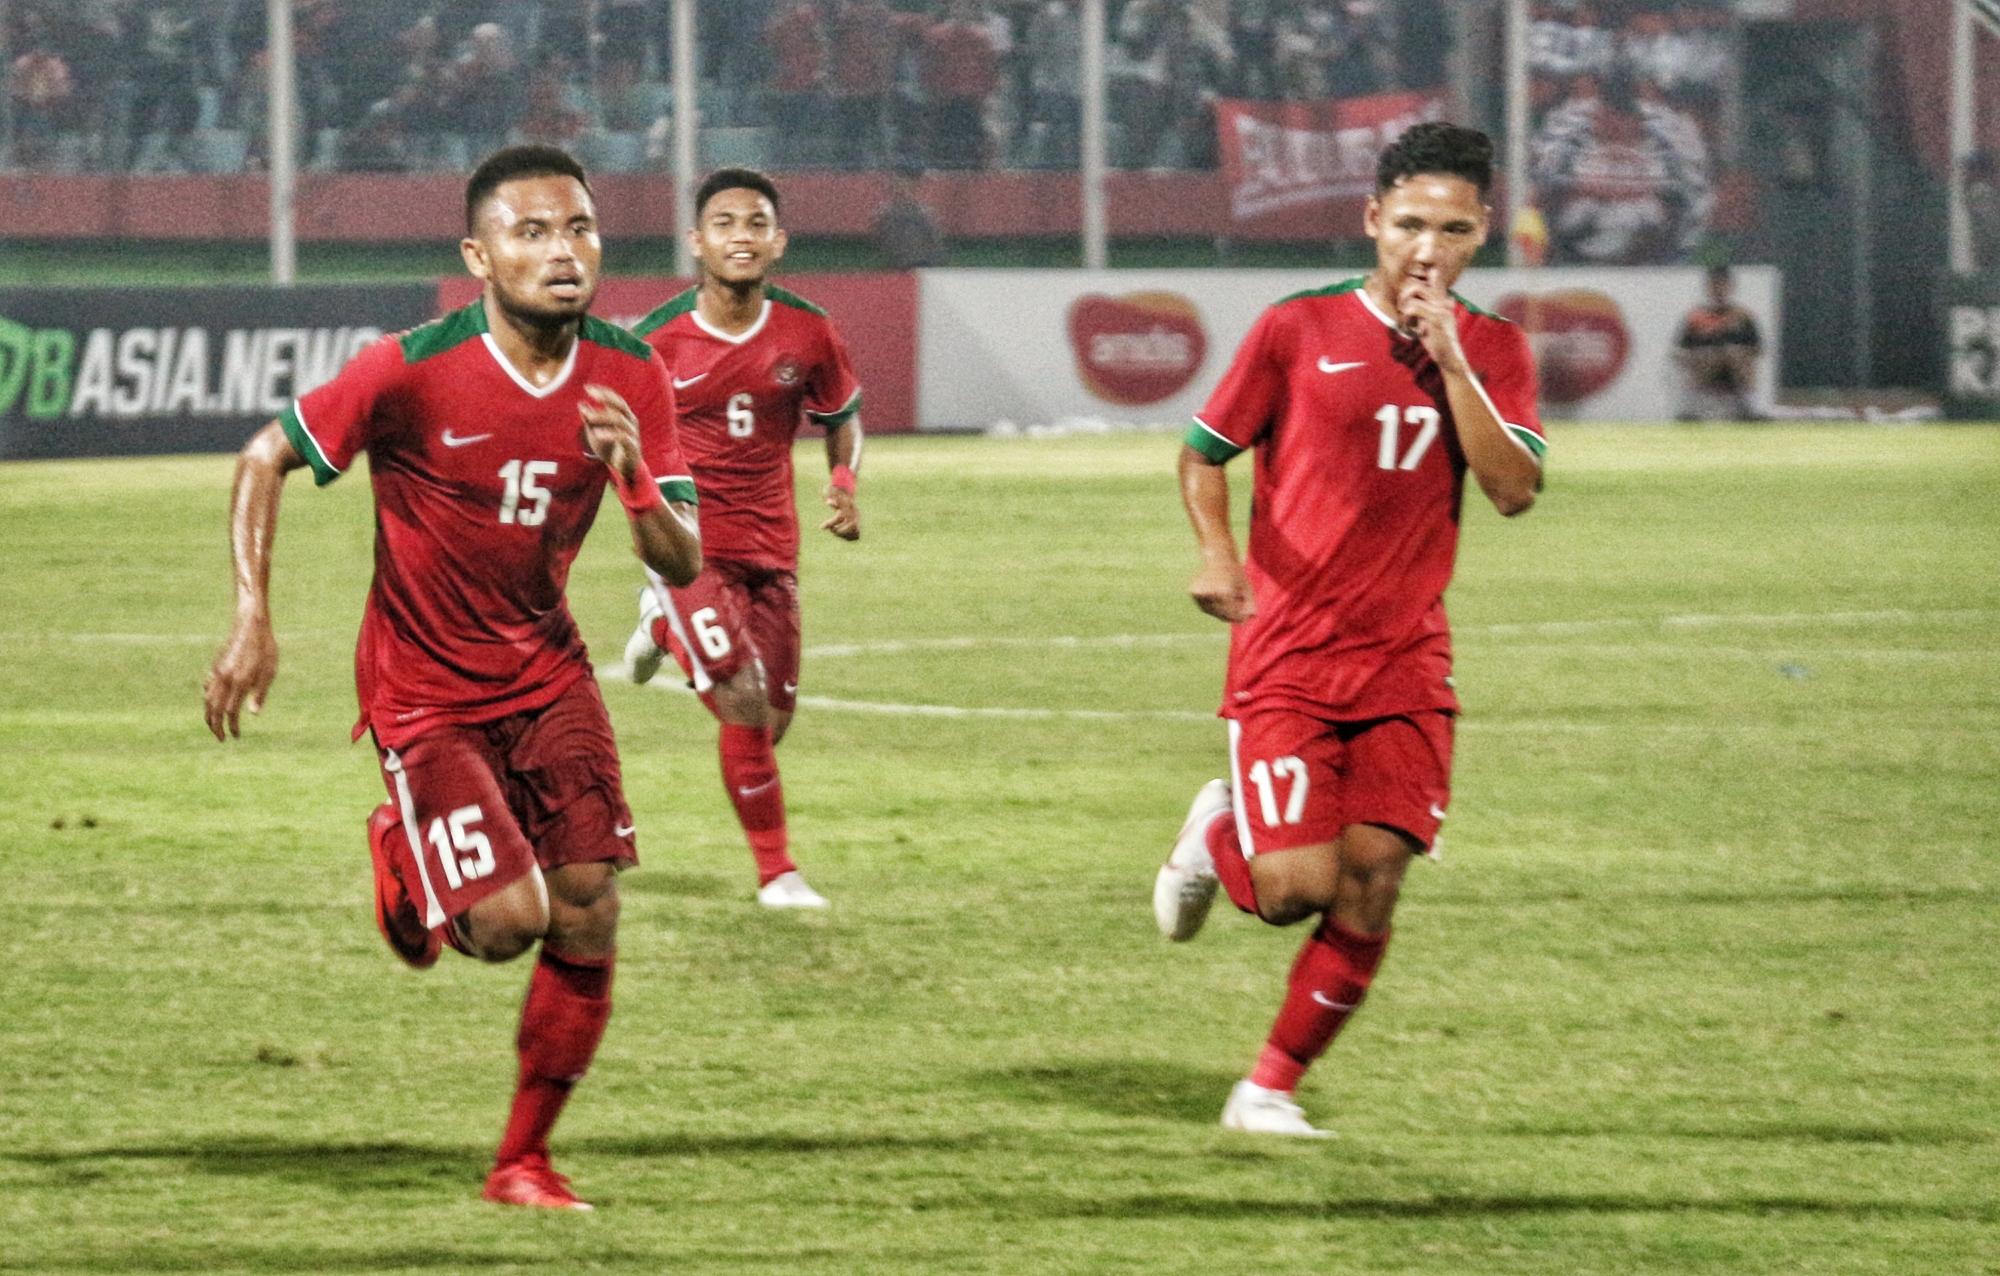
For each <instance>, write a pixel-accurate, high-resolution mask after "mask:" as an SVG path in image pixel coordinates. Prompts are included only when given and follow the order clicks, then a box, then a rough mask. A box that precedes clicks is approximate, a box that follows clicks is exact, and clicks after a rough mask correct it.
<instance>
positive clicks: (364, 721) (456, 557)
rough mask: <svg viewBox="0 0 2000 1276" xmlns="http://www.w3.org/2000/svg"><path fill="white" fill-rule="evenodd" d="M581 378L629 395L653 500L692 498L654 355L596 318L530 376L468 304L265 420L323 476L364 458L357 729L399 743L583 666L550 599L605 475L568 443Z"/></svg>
mask: <svg viewBox="0 0 2000 1276" xmlns="http://www.w3.org/2000/svg"><path fill="white" fill-rule="evenodd" d="M588 385H601V386H607V387H609V388H610V389H612V390H615V391H617V393H618V394H619V395H621V396H622V397H623V398H624V400H625V402H626V403H628V404H629V405H631V408H632V411H633V414H634V415H636V416H637V417H638V419H639V438H640V446H641V449H642V451H643V452H644V455H645V459H646V467H647V468H648V469H650V470H651V471H652V472H653V475H654V476H655V478H656V479H658V481H659V484H660V493H661V495H663V496H665V497H666V498H667V499H668V500H670V501H692V500H694V499H695V491H694V481H693V479H692V477H691V476H690V475H689V473H688V467H687V464H686V462H685V461H684V460H683V459H682V457H681V450H680V445H679V442H678V440H677V438H676V434H675V428H674V396H673V390H672V389H671V388H670V387H669V385H668V379H667V369H666V365H665V364H664V363H662V362H661V361H660V358H659V356H657V355H655V354H654V353H653V352H652V350H651V349H649V348H648V347H647V346H646V345H645V343H644V342H641V341H639V340H638V339H637V338H635V337H634V336H632V334H630V333H628V332H626V331H625V330H624V329H623V328H619V327H616V326H614V325H612V324H608V323H605V322H603V321H602V320H599V319H592V318H585V319H584V321H583V324H582V330H581V331H580V332H579V334H578V336H577V340H576V344H575V345H574V346H573V347H572V348H571V351H570V357H569V361H568V362H567V363H565V364H564V365H563V367H562V370H561V371H559V372H558V373H557V374H556V375H555V376H554V377H553V378H552V379H551V380H550V381H549V383H548V384H547V385H545V386H535V385H533V384H531V383H530V382H529V381H527V380H526V379H525V378H524V377H522V376H521V374H520V373H519V372H517V371H516V370H515V368H514V366H513V365H512V364H511V363H509V362H508V361H507V359H506V356H504V355H503V354H501V353H500V349H499V347H498V346H497V345H495V344H494V341H493V338H492V336H491V335H490V334H489V333H488V332H487V328H486V309H485V306H484V305H483V303H481V302H477V301H475V302H473V303H472V304H471V305H469V306H467V307H465V308H464V309H462V310H457V311H454V312H452V313H451V314H449V315H447V316H445V317H444V318H443V319H440V320H438V321H437V322H436V323H431V324H426V325H425V326H423V327H421V328H415V329H412V330H411V331H409V332H405V333H400V334H398V335H396V336H393V337H385V338H384V339H382V340H381V341H378V342H376V343H375V344H374V345H372V346H370V347H369V348H368V349H366V350H364V351H362V352H361V354H360V355H359V356H357V357H356V358H355V359H354V361H353V362H351V363H349V364H348V365H347V367H346V368H344V369H342V371H341V373H340V375H339V376H337V377H335V378H334V379H333V380H332V381H330V382H328V383H327V384H325V385H323V386H321V387H320V388H319V389H317V390H314V391H312V392H311V393H309V394H307V395H305V396H304V397H303V398H301V399H299V400H298V402H297V403H295V404H293V405H292V406H291V407H289V408H287V409H286V410H285V411H284V413H283V414H282V415H281V416H280V417H279V418H278V420H279V423H280V424H281V425H282V426H283V427H284V430H285V434H286V436H287V437H288V438H289V439H290V440H291V443H292V446H293V447H294V448H295V449H297V451H298V453H299V455H300V456H303V457H304V458H305V459H306V461H307V462H308V463H309V464H310V465H311V466H312V470H313V477H314V478H315V479H317V480H318V482H319V483H320V484H321V485H322V486H324V485H325V484H328V483H331V482H332V481H333V480H334V479H336V478H339V477H340V475H341V473H342V472H343V471H345V470H346V469H347V468H348V467H349V466H350V465H352V464H353V463H354V458H355V457H356V456H357V455H358V454H360V453H362V452H366V453H368V462H369V464H368V476H369V480H370V482H371V483H372V484H373V485H374V489H375V579H374V583H373V584H372V585H371V586H370V587H369V591H368V606H367V609H366V610H365V611H364V612H363V613H362V617H361V636H360V640H359V642H358V643H357V644H356V647H355V652H354V680H355V685H356V689H357V690H358V691H359V693H360V699H361V720H360V722H359V723H357V724H356V726H355V728H354V734H355V735H356V736H359V735H360V734H361V733H362V731H364V730H368V729H373V731H374V732H375V739H376V740H377V742H378V743H380V744H381V745H383V746H384V747H386V748H392V749H394V748H400V747H402V746H403V745H404V744H406V743H408V742H409V741H410V740H412V739H414V738H415V737H416V736H417V735H419V734H420V733H422V732H423V731H425V730H427V729H428V728H430V727H432V726H434V725H437V724H440V723H471V722H490V721H493V720H494V719H497V718H503V717H506V716H507V715H508V714H511V713H519V712H521V711H523V710H530V709H539V708H541V707H542V706H544V705H547V704H549V703H550V702H552V701H553V700H555V698H556V697H557V696H559V695H561V694H562V692H563V691H564V690H565V689H566V688H568V687H569V686H570V684H571V683H573V682H575V681H576V680H577V679H578V678H583V677H588V676H589V675H590V662H589V658H588V656H587V655H586V653H585V651H584V646H583V639H582V637H581V636H580V635H579V634H578V633H577V628H576V622H575V620H573V619H572V618H571V617H570V613H569V606H568V604H567V603H566V602H565V601H564V599H563V586H564V585H565V584H566V583H567V582H568V579H569V568H570V563H571V561H572V560H574V559H575V558H576V552H577V550H578V548H579V547H581V546H582V544H583V538H584V535H585V534H586V533H587V532H589V531H590V524H591V522H592V520H594V519H595V518H596V517H597V507H598V504H599V502H600V501H601V500H602V498H603V495H604V488H605V485H606V483H607V481H608V478H609V473H610V472H609V471H608V470H606V469H605V468H604V465H603V464H602V463H601V462H599V461H598V459H597V458H596V457H594V456H591V455H589V454H588V453H587V452H585V451H584V448H583V419H582V417H581V416H579V415H578V410H577V409H578V406H579V404H580V403H582V402H583V401H584V399H585V396H584V387H585V386H588Z"/></svg>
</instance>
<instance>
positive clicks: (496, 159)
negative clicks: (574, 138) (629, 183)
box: [465, 142, 590, 235]
mask: <svg viewBox="0 0 2000 1276" xmlns="http://www.w3.org/2000/svg"><path fill="white" fill-rule="evenodd" d="M524 177H574V178H575V179H576V180H577V181H579V182H581V183H583V189H584V190H586V191H588V190H589V189H590V178H589V176H588V175H586V174H585V173H584V171H583V165H582V164H579V163H578V162H577V160H576V157H575V156H574V155H571V154H570V153H569V152H568V151H566V150H564V149H563V148H562V147H560V146H545V145H543V144H541V143H539V142H537V143H532V144H530V145H526V146H506V147H502V148H501V149H499V150H497V151H495V152H493V153H492V154H491V155H488V156H487V157H486V158H485V159H483V160H481V161H480V162H479V167H478V168H475V169H473V170H472V176H471V177H470V178H468V179H467V180H466V183H465V233H466V234H468V235H470V234H471V233H472V232H473V230H474V228H475V226H476V224H477V222H478V220H479V207H480V205H482V204H484V203H485V202H486V201H487V200H488V199H490V198H492V196H493V192H494V191H497V190H499V189H500V187H501V185H502V184H503V183H506V182H514V181H519V180H521V179H522V178H524Z"/></svg>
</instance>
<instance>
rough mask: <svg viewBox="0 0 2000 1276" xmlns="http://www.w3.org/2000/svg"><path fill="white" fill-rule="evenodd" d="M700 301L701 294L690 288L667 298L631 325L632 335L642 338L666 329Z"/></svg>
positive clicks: (697, 290)
mask: <svg viewBox="0 0 2000 1276" xmlns="http://www.w3.org/2000/svg"><path fill="white" fill-rule="evenodd" d="M700 299H701V292H700V290H699V289H697V288H690V289H688V290H687V291H686V292H684V293H680V294H678V295H676V296H674V297H671V298H669V299H668V300H666V301H665V302H662V303H661V304H660V305H658V306H655V307H654V308H653V310H652V311H651V313H649V314H648V315H647V316H646V317H645V318H644V319H641V320H640V321H639V322H637V323H635V324H633V325H632V334H633V335H634V336H638V337H643V336H645V335H646V334H647V333H649V332H653V331H655V330H656V329H660V328H664V327H666V326H667V325H668V324H669V323H672V322H673V321H674V320H676V319H678V318H680V317H681V316H682V315H684V314H686V313H687V312H688V311H690V310H693V309H694V306H695V302H697V301H699V300H700Z"/></svg>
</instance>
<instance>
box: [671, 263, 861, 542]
mask: <svg viewBox="0 0 2000 1276" xmlns="http://www.w3.org/2000/svg"><path fill="white" fill-rule="evenodd" d="M697 295H698V290H697V289H694V288H690V289H688V290H687V291H686V292H684V293H682V294H680V295H679V296H677V297H675V298H674V299H673V300H671V301H669V302H667V303H666V304H665V305H663V306H661V307H660V308H659V309H657V310H655V311H653V313H652V314H649V315H647V316H646V317H645V318H644V319H641V320H640V321H639V322H638V323H637V324H635V325H633V329H632V330H633V331H634V332H636V333H638V334H639V335H640V336H642V337H644V338H645V339H646V341H647V343H648V344H650V345H651V346H652V347H653V348H654V349H655V350H658V351H659V352H660V353H661V355H663V356H665V358H666V361H667V366H668V367H669V368H671V369H673V377H674V394H675V396H676V397H677V398H678V399H679V402H680V411H681V445H682V446H683V447H685V448H686V449H687V457H688V463H689V464H690V465H692V466H693V467H694V481H695V486H696V487H697V488H699V489H700V490H701V549H702V554H703V556H704V557H708V558H727V559H731V560H734V561H736V562H740V563H748V564H750V565H751V566H753V567H763V568H768V569H773V570H777V571H796V570H797V569H798V561H799V516H798V505H797V500H796V498H795V497H794V495H793V493H792V442H793V440H794V439H796V438H797V437H798V432H799V426H800V425H801V424H803V423H804V422H805V421H807V420H810V421H812V422H813V423H814V424H817V425H821V426H824V427H826V428H827V429H837V428H838V427H839V426H841V425H842V424H844V423H845V422H847V421H848V420H850V419H852V418H853V416H854V415H855V413H857V412H859V411H860V410H861V386H860V383H858V382H857V381H855V379H854V370H853V368H851V367H849V366H848V362H847V347H846V346H845V345H843V344H842V343H841V340H840V334H839V333H838V332H836V331H834V327H833V320H831V319H829V318H828V317H827V314H826V311H824V310H821V309H820V308H819V307H818V306H815V305H814V304H813V303H811V302H810V301H807V300H806V299H805V298H803V297H800V296H798V295H796V294H794V293H789V292H786V291H785V290H784V289H783V288H776V287H770V286H766V288H765V289H764V309H763V312H762V314H760V315H759V316H758V319H757V322H755V323H753V324H751V325H750V327H749V329H748V330H747V331H745V332H742V333H740V334H735V335H732V334H730V333H726V332H723V331H722V330H720V329H718V328H715V327H712V326H711V325H710V324H709V323H708V322H707V321H706V320H704V319H703V318H702V317H701V312H700V311H699V310H698V309H696V307H695V301H696V298H697Z"/></svg>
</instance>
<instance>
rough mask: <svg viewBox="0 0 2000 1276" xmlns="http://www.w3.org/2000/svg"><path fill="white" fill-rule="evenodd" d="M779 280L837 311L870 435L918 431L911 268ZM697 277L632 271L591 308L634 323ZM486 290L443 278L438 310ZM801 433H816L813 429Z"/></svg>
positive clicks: (467, 280)
mask: <svg viewBox="0 0 2000 1276" xmlns="http://www.w3.org/2000/svg"><path fill="white" fill-rule="evenodd" d="M774 282H776V283H778V284H781V285H782V286H783V287H785V288H786V289H788V290H789V291H791V292H795V293H797V294H798V295H799V296H801V297H804V298H805V299H806V300H807V301H810V302H812V303H813V304H814V305H816V306H819V307H820V308H821V309H823V310H825V311H826V312H827V313H828V314H830V315H832V316H833V322H834V325H835V326H836V327H837V328H839V330H840V335H841V339H842V340H844V341H845V342H846V343H847V355H848V358H849V360H850V361H852V363H853V365H854V375H855V377H856V378H857V379H858V380H859V381H860V382H861V419H862V424H863V426H864V428H866V430H867V431H868V433H870V434H907V433H909V432H910V431H912V430H914V429H916V428H917V280H916V276H915V275H912V274H910V273H908V272H889V271H881V272H877V273H872V274H826V275H804V274H801V275H785V276H782V277H780V278H778V279H776V280H774ZM693 283H694V281H693V280H692V279H675V278H672V277H671V276H666V275H656V276H648V275H628V276H621V277H617V278H611V279H606V280H604V281H603V282H602V283H601V284H599V285H598V287H597V300H596V301H594V302H593V303H592V304H591V307H590V308H591V313H593V314H596V315H599V316H602V317H603V318H605V319H607V320H609V321H611V322H612V323H615V324H618V325H619V326H620V327H625V328H629V327H631V326H632V325H633V324H635V323H637V322H639V320H641V319H643V318H645V317H646V316H647V315H648V314H649V313H651V312H652V311H653V309H654V308H655V307H657V306H658V305H659V304H660V303H661V302H663V301H666V300H667V299H668V298H670V297H672V296H674V295H676V294H677V293H680V292H683V291H685V290H686V289H687V288H688V287H689V286H691V285H692V284H693ZM478 295H479V281H478V280H477V279H473V278H471V277H470V276H467V275H458V276H453V277H449V278H446V279H442V280H440V281H439V282H438V288H437V300H436V307H437V313H439V314H443V313H444V312H445V311H447V310H456V309H457V308H458V307H460V306H463V305H465V304H466V303H467V302H469V301H471V300H472V299H473V298H474V297H477V296H478ZM801 433H804V434H811V435H817V434H818V433H819V430H818V429H817V428H816V427H813V426H810V425H808V426H806V427H805V428H804V429H802V430H801Z"/></svg>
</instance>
